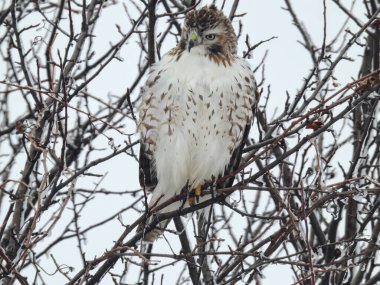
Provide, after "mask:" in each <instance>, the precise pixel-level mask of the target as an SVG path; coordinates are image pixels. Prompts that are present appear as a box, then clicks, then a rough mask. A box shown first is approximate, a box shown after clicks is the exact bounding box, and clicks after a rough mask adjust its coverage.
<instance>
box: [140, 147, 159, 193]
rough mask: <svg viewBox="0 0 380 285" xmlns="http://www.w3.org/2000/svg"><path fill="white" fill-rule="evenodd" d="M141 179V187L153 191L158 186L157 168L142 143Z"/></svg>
mask: <svg viewBox="0 0 380 285" xmlns="http://www.w3.org/2000/svg"><path fill="white" fill-rule="evenodd" d="M139 172H140V173H139V179H140V185H141V187H143V188H145V189H146V190H148V191H153V189H154V187H156V185H157V175H156V166H155V163H154V162H153V160H152V158H151V156H150V155H148V154H146V152H145V149H144V144H143V143H141V142H140V156H139Z"/></svg>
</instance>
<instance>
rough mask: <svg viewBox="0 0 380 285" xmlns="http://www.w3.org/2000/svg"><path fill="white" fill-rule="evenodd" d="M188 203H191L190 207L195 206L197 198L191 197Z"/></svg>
mask: <svg viewBox="0 0 380 285" xmlns="http://www.w3.org/2000/svg"><path fill="white" fill-rule="evenodd" d="M187 202H188V203H189V205H190V206H193V205H195V198H194V197H189V198H188V199H187Z"/></svg>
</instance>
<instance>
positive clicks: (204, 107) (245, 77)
mask: <svg viewBox="0 0 380 285" xmlns="http://www.w3.org/2000/svg"><path fill="white" fill-rule="evenodd" d="M236 51H237V37H236V34H235V32H234V29H233V27H232V24H231V21H230V20H229V19H228V18H227V17H226V16H225V15H224V14H223V12H222V11H220V10H218V9H217V8H216V7H215V6H214V5H211V6H205V7H203V8H201V9H199V10H192V11H190V12H188V13H187V15H186V17H185V22H184V26H183V29H182V34H181V40H180V42H179V43H178V44H177V46H176V47H175V48H173V49H172V50H171V51H170V52H169V53H167V54H166V55H165V56H163V57H162V59H161V60H160V61H159V62H157V63H155V64H154V65H153V66H152V67H151V70H150V73H149V77H148V79H147V82H146V84H145V87H143V88H142V93H141V104H140V106H139V123H138V131H139V133H140V141H141V149H140V183H141V184H142V186H143V187H144V189H146V190H149V191H153V193H152V197H151V200H150V203H149V207H150V208H152V207H156V206H157V205H160V204H161V203H162V202H164V201H166V200H168V199H169V198H171V197H173V196H174V195H178V194H180V193H181V191H183V189H187V190H186V191H188V193H194V192H195V195H196V196H197V198H198V196H200V195H201V186H202V185H203V184H205V182H207V181H210V180H211V178H212V177H218V176H220V175H223V174H224V173H225V171H226V169H227V168H228V167H229V165H231V163H230V161H231V160H232V161H234V163H235V164H236V161H239V160H240V158H236V156H241V148H242V145H243V137H244V135H245V134H246V133H247V132H246V130H249V127H250V125H251V122H252V118H253V111H254V109H255V106H256V104H257V101H258V92H257V88H256V83H255V79H254V75H253V72H252V70H251V69H250V66H249V64H248V63H247V62H246V61H245V60H244V59H242V58H241V57H239V56H237V52H236ZM197 200H198V199H197ZM192 203H193V201H191V200H189V204H192ZM180 206H181V202H177V203H172V204H170V205H169V206H167V207H165V208H163V209H161V210H159V213H163V212H169V211H173V210H175V209H178V208H179V207H180ZM167 223H168V221H163V222H161V223H160V224H159V227H158V228H157V229H155V230H152V231H150V232H146V233H144V240H146V241H154V240H155V239H156V238H157V237H158V236H159V235H160V234H161V233H162V230H163V228H164V227H166V225H167ZM140 230H142V229H141V226H140Z"/></svg>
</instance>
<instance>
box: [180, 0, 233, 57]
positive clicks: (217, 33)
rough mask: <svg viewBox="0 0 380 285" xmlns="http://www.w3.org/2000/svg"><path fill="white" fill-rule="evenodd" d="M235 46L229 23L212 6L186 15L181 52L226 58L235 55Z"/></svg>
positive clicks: (220, 12)
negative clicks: (195, 52)
mask: <svg viewBox="0 0 380 285" xmlns="http://www.w3.org/2000/svg"><path fill="white" fill-rule="evenodd" d="M236 46H237V38H236V35H235V31H234V29H233V27H232V24H231V21H230V20H229V19H228V18H227V17H226V16H225V15H224V14H223V12H222V11H219V10H218V9H217V8H216V7H215V6H214V5H211V6H205V7H203V8H202V9H200V10H193V11H191V12H189V13H187V15H186V19H185V24H184V27H183V30H182V37H181V42H180V48H181V49H182V50H187V51H188V52H194V51H195V50H197V52H198V53H201V54H205V55H213V56H227V57H228V56H230V55H232V54H235V53H236Z"/></svg>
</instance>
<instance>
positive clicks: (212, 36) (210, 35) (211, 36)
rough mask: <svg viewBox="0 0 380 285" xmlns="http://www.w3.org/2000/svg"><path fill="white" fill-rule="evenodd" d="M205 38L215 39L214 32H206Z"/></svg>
mask: <svg viewBox="0 0 380 285" xmlns="http://www.w3.org/2000/svg"><path fill="white" fill-rule="evenodd" d="M205 39H206V40H209V41H212V40H213V39H215V34H208V35H205Z"/></svg>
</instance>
